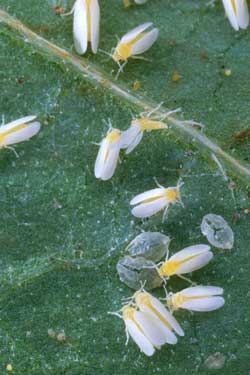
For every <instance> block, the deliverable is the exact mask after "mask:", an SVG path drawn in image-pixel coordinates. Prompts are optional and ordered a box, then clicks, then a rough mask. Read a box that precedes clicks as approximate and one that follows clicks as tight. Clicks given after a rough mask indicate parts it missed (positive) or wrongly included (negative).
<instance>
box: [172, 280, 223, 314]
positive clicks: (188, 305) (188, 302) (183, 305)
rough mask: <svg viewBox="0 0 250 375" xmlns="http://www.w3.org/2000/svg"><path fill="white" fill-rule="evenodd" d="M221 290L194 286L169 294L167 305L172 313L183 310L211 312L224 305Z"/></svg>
mask: <svg viewBox="0 0 250 375" xmlns="http://www.w3.org/2000/svg"><path fill="white" fill-rule="evenodd" d="M222 294H223V289H222V288H219V287H216V286H202V285H200V286H194V287H190V288H186V289H183V290H181V291H180V292H178V293H174V294H171V293H170V294H169V295H168V297H167V304H168V306H169V308H170V309H171V310H172V311H175V310H179V309H185V310H190V311H201V312H205V311H213V310H217V309H219V308H220V307H222V306H223V305H224V303H225V300H224V298H223V297H222V296H221V295H222Z"/></svg>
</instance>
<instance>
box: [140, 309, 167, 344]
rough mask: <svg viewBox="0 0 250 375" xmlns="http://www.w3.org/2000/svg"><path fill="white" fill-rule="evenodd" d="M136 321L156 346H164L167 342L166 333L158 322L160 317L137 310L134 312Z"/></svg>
mask: <svg viewBox="0 0 250 375" xmlns="http://www.w3.org/2000/svg"><path fill="white" fill-rule="evenodd" d="M134 319H135V320H136V323H138V324H139V326H140V327H141V328H142V330H143V332H144V334H145V336H146V337H147V338H148V339H149V341H150V342H151V343H152V344H153V345H154V346H156V347H157V346H162V345H164V344H165V342H166V338H165V334H164V332H163V331H162V329H161V326H160V325H159V324H158V319H157V318H155V317H154V316H152V315H151V314H148V313H146V312H141V311H136V312H135V313H134Z"/></svg>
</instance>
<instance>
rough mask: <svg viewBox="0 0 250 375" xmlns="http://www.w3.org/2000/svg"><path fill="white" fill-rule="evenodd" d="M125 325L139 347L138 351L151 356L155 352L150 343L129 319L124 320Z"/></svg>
mask: <svg viewBox="0 0 250 375" xmlns="http://www.w3.org/2000/svg"><path fill="white" fill-rule="evenodd" d="M125 325H126V329H127V331H128V333H129V335H130V336H131V337H132V339H133V340H134V342H135V343H136V344H137V345H138V346H139V348H140V350H141V351H142V352H143V353H144V354H146V355H147V356H149V357H150V356H152V355H153V354H154V352H155V349H154V347H153V345H152V344H151V342H150V341H149V340H148V339H147V337H146V336H145V335H143V333H142V332H141V331H140V329H139V328H138V327H137V325H136V324H135V323H134V322H133V321H132V320H130V319H126V321H125Z"/></svg>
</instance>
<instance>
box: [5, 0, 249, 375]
mask: <svg viewBox="0 0 250 375" xmlns="http://www.w3.org/2000/svg"><path fill="white" fill-rule="evenodd" d="M207 1H208V0H202V1H194V0H192V1H191V0H186V1H183V0H176V1H174V2H173V1H170V0H155V1H153V0H149V1H148V2H147V3H146V4H145V5H141V6H131V7H130V8H128V9H124V8H123V5H122V1H118V0H110V1H109V2H107V1H106V2H105V1H100V5H101V10H102V30H101V45H100V47H101V48H102V49H104V50H106V51H110V49H111V47H113V46H114V45H115V43H116V38H115V35H118V36H119V37H121V36H122V35H123V34H124V33H125V32H127V31H128V30H129V29H131V28H132V27H134V26H136V25H138V24H140V23H142V22H145V21H148V20H152V21H153V22H154V24H155V25H157V26H158V27H159V28H160V38H159V40H158V42H157V43H156V44H155V45H154V46H153V47H152V49H151V50H150V51H149V52H147V54H146V55H145V56H146V57H148V58H150V59H151V60H152V62H151V63H150V62H145V61H129V63H128V64H127V66H126V68H125V72H124V73H123V74H122V75H121V76H120V77H119V80H118V81H115V80H114V76H115V73H116V71H117V67H116V65H115V64H114V62H113V61H111V60H110V59H108V58H107V56H105V55H104V54H102V53H99V54H98V55H97V56H92V55H91V53H88V54H87V55H86V56H85V57H78V56H77V55H76V54H75V51H74V48H73V43H72V31H71V29H72V18H71V17H68V18H64V17H61V16H59V15H58V14H56V13H55V12H54V10H53V6H56V5H61V6H63V7H65V8H67V10H70V8H71V6H72V5H73V2H69V1H68V2H67V1H59V2H58V3H56V2H55V1H49V0H48V1H41V0H33V1H30V0H25V1H24V0H19V1H14V0H2V2H1V8H2V10H1V11H0V44H1V51H2V53H1V55H0V67H1V68H0V80H1V82H2V89H1V111H2V113H3V114H4V115H5V122H6V123H7V122H9V121H11V120H14V119H17V118H19V117H23V116H25V115H29V114H37V115H38V117H39V119H40V121H41V122H42V124H43V127H42V130H41V132H40V134H39V135H38V136H37V137H35V138H33V139H32V140H30V141H29V142H26V143H23V144H20V145H18V146H17V147H16V151H17V152H18V154H19V158H16V157H15V156H14V154H13V153H12V152H11V151H10V150H4V149H3V150H2V151H1V155H0V159H1V160H0V162H1V176H2V177H1V179H2V183H1V187H0V200H1V203H2V225H1V229H0V240H1V253H2V256H1V263H0V270H1V273H0V281H1V283H0V285H1V295H0V307H1V320H0V332H1V364H0V369H1V371H2V373H5V372H6V365H7V364H11V365H12V366H13V373H15V374H24V373H28V374H36V375H37V374H48V373H49V374H75V375H76V374H86V375H92V374H95V375H97V374H98V375H99V374H105V375H106V374H107V375H108V374H113V373H115V374H117V375H123V374H128V375H130V374H131V375H132V374H134V373H135V372H136V374H139V375H141V374H145V373H146V374H155V373H156V374H157V373H162V374H163V373H164V374H168V373H171V374H175V375H179V374H207V373H210V372H211V370H209V368H211V366H212V367H213V366H214V362H213V360H214V358H215V359H216V358H217V359H218V358H219V362H220V361H221V366H222V369H221V370H219V371H217V373H218V374H219V373H220V374H234V373H241V374H246V373H247V372H248V371H249V363H248V362H249V361H248V358H249V342H248V341H249V339H248V337H249V334H248V332H249V328H250V327H249V319H248V314H249V302H248V298H247V296H248V294H249V287H248V284H249V283H248V274H249V272H250V265H249V261H248V253H247V250H248V242H249V240H248V235H247V234H246V233H248V231H249V219H248V217H247V214H246V213H245V211H244V210H245V209H249V200H248V193H247V191H246V187H247V184H248V183H249V180H250V169H249V168H250V167H249V165H248V164H247V162H249V143H248V140H247V139H246V138H244V137H243V135H242V134H243V133H240V132H242V131H243V130H246V129H248V128H249V124H248V122H249V120H248V119H249V111H250V107H249V103H248V94H249V79H250V69H249V64H248V61H249V55H250V43H249V31H241V32H239V33H235V32H234V31H233V30H232V29H231V27H230V25H229V23H228V21H227V20H226V19H225V18H224V11H223V9H222V5H221V4H220V3H218V4H216V5H215V6H214V7H211V6H207V5H206V4H207ZM41 37H42V38H41ZM225 69H231V73H232V74H231V75H230V76H226V75H225V74H224V71H225ZM174 71H178V73H179V75H180V80H179V81H178V82H173V80H172V75H173V73H174ZM136 80H138V81H139V82H140V86H141V88H140V89H139V90H138V91H135V90H133V84H134V82H135V81H136ZM162 101H163V102H164V106H166V107H167V108H170V109H176V108H177V107H182V109H183V111H184V116H185V119H187V120H189V119H194V120H196V121H200V122H202V123H205V124H206V127H205V129H204V131H203V132H202V131H199V130H196V129H194V128H192V127H190V126H188V125H184V124H183V121H182V120H183V119H179V120H178V117H177V116H174V117H171V118H170V119H168V123H169V125H170V129H169V131H167V132H164V131H159V132H155V133H150V134H145V137H144V139H143V142H142V143H141V144H140V146H139V147H138V148H137V149H136V150H135V151H134V152H133V153H132V154H131V155H129V156H127V157H124V156H123V157H122V163H121V164H120V165H119V166H118V169H117V171H116V174H115V176H114V177H113V178H112V179H111V180H110V181H108V182H100V181H97V180H96V179H95V178H94V175H93V166H94V161H95V158H96V154H97V147H96V146H95V145H94V144H93V143H92V142H99V141H100V140H101V139H102V138H103V136H104V135H105V133H106V131H107V123H105V121H106V122H107V120H108V119H109V118H110V119H111V121H112V123H113V126H115V127H119V128H121V129H125V128H127V127H128V126H129V123H130V121H131V111H132V112H133V113H135V114H138V113H139V112H141V111H142V110H145V109H151V108H154V107H155V106H156V105H157V104H159V103H160V102H162ZM164 106H162V107H161V109H160V113H165V111H166V109H165V107H164ZM211 153H213V154H214V155H216V157H217V158H218V160H219V162H220V164H221V165H222V166H223V169H224V170H225V171H226V174H227V176H228V180H227V181H226V180H225V176H223V175H222V173H221V170H220V169H219V168H218V165H217V164H216V163H215V161H214V159H213V158H212V156H211ZM153 177H156V178H157V179H158V181H159V182H160V183H161V184H163V185H165V186H171V185H175V184H176V182H177V180H178V178H179V177H182V178H183V180H184V182H185V185H184V187H183V189H182V192H183V201H184V203H185V208H184V209H183V208H181V207H176V206H175V207H172V208H171V210H170V212H169V217H168V220H167V222H166V223H164V224H162V222H161V215H158V216H155V217H152V218H150V219H149V220H148V221H146V222H141V221H140V220H137V219H134V218H133V217H132V215H131V212H130V207H129V201H130V199H131V198H132V197H133V196H135V195H136V194H138V193H140V192H143V191H146V190H147V189H150V188H153V187H154V186H155V183H154V180H153ZM246 212H248V211H246ZM207 213H215V214H219V215H222V216H223V217H224V218H225V219H226V220H227V221H228V222H229V223H230V225H231V226H232V228H233V230H234V234H235V246H234V249H233V250H231V251H229V250H225V251H221V250H216V249H214V253H215V257H214V260H213V261H212V262H211V263H210V264H209V265H208V266H207V267H205V268H204V269H202V270H200V271H198V272H196V273H194V274H193V275H192V279H193V280H194V281H195V282H197V283H200V284H204V285H209V284H210V285H218V286H222V287H223V288H225V299H226V304H225V307H223V308H222V309H221V310H219V311H215V312H213V313H207V314H198V313H197V314H193V315H191V314H189V313H178V314H177V315H176V316H177V318H178V320H179V322H180V324H181V325H182V327H183V329H184V330H185V337H184V338H180V340H179V342H178V344H177V345H176V346H174V347H170V346H165V347H164V348H162V350H161V351H159V352H157V354H156V355H154V357H152V358H146V357H145V356H144V355H143V354H141V353H140V352H139V350H138V348H137V347H136V345H135V344H134V343H132V342H129V344H128V346H125V332H124V325H123V322H122V321H120V320H119V319H116V318H115V317H112V316H110V315H108V314H107V312H108V311H116V310H118V309H119V308H120V307H121V303H122V298H124V297H129V296H130V295H131V294H132V291H130V290H129V289H128V288H127V287H126V286H125V285H123V284H121V282H120V281H119V279H118V276H117V273H116V263H117V261H118V259H119V258H120V257H121V256H122V255H123V254H124V249H125V247H126V245H127V243H128V242H129V241H130V240H132V239H133V238H134V237H135V236H136V235H137V234H138V233H140V232H141V231H142V230H150V231H161V232H162V233H165V234H167V235H169V236H170V237H171V238H172V242H171V244H170V250H171V252H172V253H173V252H175V251H177V250H180V249H181V248H183V247H184V246H188V245H191V244H195V243H201V242H206V239H205V238H204V237H203V236H202V235H201V232H200V228H199V226H200V223H201V220H202V217H203V216H204V215H205V214H207ZM185 286H186V283H185V282H184V281H181V280H178V279H175V278H173V280H171V282H170V283H169V290H173V291H176V290H179V289H181V288H182V287H185ZM156 294H158V295H161V296H163V291H162V290H159V291H158V292H157V293H156ZM48 330H53V331H54V332H55V335H57V334H59V333H60V332H63V331H64V332H65V336H66V340H65V341H63V342H61V341H58V340H57V339H56V338H53V337H51V334H50V335H49V334H48ZM49 332H51V331H49ZM215 353H220V354H219V355H216V356H215V357H213V356H214V354H215ZM211 356H212V357H211ZM224 360H225V363H223V361H224Z"/></svg>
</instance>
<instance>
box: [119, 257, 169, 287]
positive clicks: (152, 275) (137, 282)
mask: <svg viewBox="0 0 250 375" xmlns="http://www.w3.org/2000/svg"><path fill="white" fill-rule="evenodd" d="M116 269H117V272H118V275H119V277H120V280H121V282H122V283H124V284H126V285H127V286H128V287H129V288H131V289H134V290H138V289H140V288H141V286H142V285H145V288H147V290H152V289H154V288H158V287H160V286H161V285H162V278H161V277H160V276H159V273H158V271H157V269H156V267H155V264H154V263H153V262H152V261H150V260H147V259H145V258H143V257H136V258H132V257H131V256H129V255H126V256H125V257H123V258H121V259H120V260H119V261H118V263H117V266H116Z"/></svg>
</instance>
